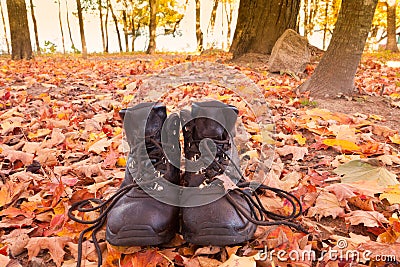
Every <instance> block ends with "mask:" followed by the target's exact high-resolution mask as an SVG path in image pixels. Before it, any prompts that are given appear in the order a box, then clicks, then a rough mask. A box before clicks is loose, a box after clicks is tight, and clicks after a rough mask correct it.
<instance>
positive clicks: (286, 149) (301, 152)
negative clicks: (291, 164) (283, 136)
mask: <svg viewBox="0 0 400 267" xmlns="http://www.w3.org/2000/svg"><path fill="white" fill-rule="evenodd" d="M276 152H278V154H279V155H281V156H287V155H289V154H292V155H293V158H292V160H293V161H299V160H303V158H304V156H305V155H306V154H308V148H307V147H298V146H289V145H286V146H283V147H279V148H276Z"/></svg>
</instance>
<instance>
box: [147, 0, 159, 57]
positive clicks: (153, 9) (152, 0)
mask: <svg viewBox="0 0 400 267" xmlns="http://www.w3.org/2000/svg"><path fill="white" fill-rule="evenodd" d="M149 5H150V22H149V36H150V38H149V46H148V47H147V51H146V53H147V54H152V53H154V52H155V51H156V30H157V0H149Z"/></svg>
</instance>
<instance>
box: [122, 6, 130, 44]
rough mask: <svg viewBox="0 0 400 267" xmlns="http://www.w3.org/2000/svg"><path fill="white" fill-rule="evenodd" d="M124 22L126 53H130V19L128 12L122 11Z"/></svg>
mask: <svg viewBox="0 0 400 267" xmlns="http://www.w3.org/2000/svg"><path fill="white" fill-rule="evenodd" d="M122 20H123V23H124V37H125V52H129V36H128V17H127V16H126V10H123V11H122Z"/></svg>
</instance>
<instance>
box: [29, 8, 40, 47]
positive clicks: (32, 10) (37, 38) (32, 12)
mask: <svg viewBox="0 0 400 267" xmlns="http://www.w3.org/2000/svg"><path fill="white" fill-rule="evenodd" d="M30 4H31V15H32V22H33V30H34V32H35V42H36V52H37V53H38V55H40V45H39V34H38V29H37V23H36V17H35V8H34V6H33V0H30Z"/></svg>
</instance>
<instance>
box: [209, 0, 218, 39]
mask: <svg viewBox="0 0 400 267" xmlns="http://www.w3.org/2000/svg"><path fill="white" fill-rule="evenodd" d="M218 5H219V1H218V0H214V3H213V7H212V10H211V16H210V21H209V23H208V27H207V32H208V35H209V36H212V37H214V28H215V20H216V19H217V9H218Z"/></svg>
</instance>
